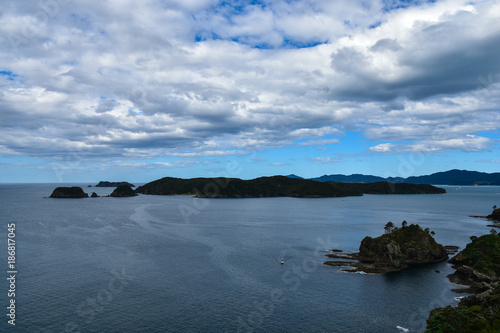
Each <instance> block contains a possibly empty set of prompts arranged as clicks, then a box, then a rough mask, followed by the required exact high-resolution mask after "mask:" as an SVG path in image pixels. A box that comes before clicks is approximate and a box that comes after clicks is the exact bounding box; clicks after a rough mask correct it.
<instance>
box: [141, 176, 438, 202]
mask: <svg viewBox="0 0 500 333" xmlns="http://www.w3.org/2000/svg"><path fill="white" fill-rule="evenodd" d="M136 192H137V193H142V194H153V195H193V196H196V197H199V198H261V197H298V198H326V197H347V196H362V195H363V194H438V193H446V190H444V189H442V188H438V187H435V186H432V185H426V184H406V183H401V184H393V183H389V182H376V183H368V184H364V183H338V182H319V181H315V180H309V179H299V178H290V177H286V176H272V177H260V178H255V179H251V180H243V179H239V178H222V177H221V178H191V179H182V178H173V177H165V178H161V179H158V180H155V181H152V182H150V183H147V184H145V185H143V186H139V187H138V188H137V189H136Z"/></svg>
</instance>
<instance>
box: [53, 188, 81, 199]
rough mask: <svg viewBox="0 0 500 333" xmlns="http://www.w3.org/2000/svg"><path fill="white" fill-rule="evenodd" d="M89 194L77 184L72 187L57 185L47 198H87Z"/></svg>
mask: <svg viewBox="0 0 500 333" xmlns="http://www.w3.org/2000/svg"><path fill="white" fill-rule="evenodd" d="M88 197H89V195H88V194H87V193H85V192H83V189H82V188H81V187H78V186H73V187H57V188H56V189H55V190H54V191H53V192H52V194H51V195H50V197H49V198H88Z"/></svg>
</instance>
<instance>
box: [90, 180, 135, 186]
mask: <svg viewBox="0 0 500 333" xmlns="http://www.w3.org/2000/svg"><path fill="white" fill-rule="evenodd" d="M121 185H128V186H130V187H135V185H134V184H130V183H127V182H107V181H100V182H99V184H97V185H96V186H95V187H118V186H121Z"/></svg>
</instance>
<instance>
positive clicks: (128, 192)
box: [109, 184, 137, 198]
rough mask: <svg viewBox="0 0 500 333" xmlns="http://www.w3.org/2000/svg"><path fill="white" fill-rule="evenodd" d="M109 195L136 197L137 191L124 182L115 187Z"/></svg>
mask: <svg viewBox="0 0 500 333" xmlns="http://www.w3.org/2000/svg"><path fill="white" fill-rule="evenodd" d="M109 196H110V197H116V198H123V197H135V196H137V193H135V191H134V190H133V189H132V188H131V187H130V186H129V185H127V184H123V185H120V186H118V187H117V188H115V189H114V190H113V192H112V193H111V194H110V195H109Z"/></svg>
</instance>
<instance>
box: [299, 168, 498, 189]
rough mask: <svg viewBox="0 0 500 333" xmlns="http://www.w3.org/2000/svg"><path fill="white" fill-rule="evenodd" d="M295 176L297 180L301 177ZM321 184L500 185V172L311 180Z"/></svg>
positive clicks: (338, 176) (336, 177) (323, 177)
mask: <svg viewBox="0 0 500 333" xmlns="http://www.w3.org/2000/svg"><path fill="white" fill-rule="evenodd" d="M291 176H294V178H297V177H299V176H296V175H291ZM311 179H312V180H317V181H320V182H325V181H334V182H345V183H374V182H379V181H387V182H391V183H410V184H436V185H500V172H496V173H486V172H478V171H467V170H456V169H455V170H449V171H445V172H437V173H433V174H431V175H427V176H416V177H408V178H401V177H388V178H382V177H378V176H370V175H361V174H353V175H349V176H346V175H337V174H335V175H324V176H321V177H317V178H311Z"/></svg>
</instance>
